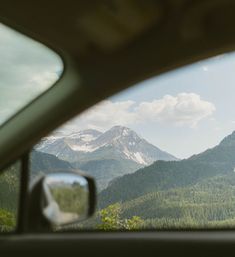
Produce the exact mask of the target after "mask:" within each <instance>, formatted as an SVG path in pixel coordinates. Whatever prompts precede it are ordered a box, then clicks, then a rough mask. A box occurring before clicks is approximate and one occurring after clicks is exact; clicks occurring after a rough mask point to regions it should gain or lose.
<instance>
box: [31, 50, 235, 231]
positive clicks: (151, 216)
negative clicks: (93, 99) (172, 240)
mask: <svg viewBox="0 0 235 257" xmlns="http://www.w3.org/2000/svg"><path fill="white" fill-rule="evenodd" d="M234 69H235V54H234V53H231V54H226V55H220V56H217V57H215V58H211V59H208V60H205V61H201V62H198V63H196V64H194V65H190V66H188V67H185V68H182V69H178V70H176V71H174V72H170V73H166V74H164V75H161V76H158V77H155V78H151V79H149V80H146V81H143V82H141V83H139V84H138V85H136V86H134V87H132V88H130V89H128V90H126V91H124V92H122V93H120V94H118V95H115V96H113V97H111V98H109V99H107V100H105V101H102V102H101V103H99V104H97V105H95V106H94V107H92V108H90V109H89V110H87V111H85V112H84V113H82V114H81V115H79V116H78V117H76V118H75V119H73V120H72V121H70V122H68V123H67V124H65V125H64V126H62V127H60V128H58V129H57V130H56V131H54V132H53V133H52V134H51V135H49V136H48V137H46V138H43V139H42V141H41V142H40V143H39V144H38V145H37V146H35V149H34V151H33V153H32V156H31V160H32V167H31V169H32V174H33V176H37V174H39V173H40V174H42V173H48V172H55V171H59V170H63V171H66V170H68V171H69V170H80V171H83V172H85V173H86V174H89V175H90V176H92V177H94V178H95V179H96V183H97V189H98V206H97V212H96V215H95V216H94V217H93V218H91V219H89V220H87V221H84V222H81V223H79V224H77V225H76V226H74V227H75V228H76V229H103V230H112V229H118V230H120V229H121V230H133V229H170V228H177V229H182V228H221V227H223V228H224V227H234V226H235V173H234V172H235V132H234V131H235V101H234V94H235V87H234V85H235V76H234ZM71 201H72V199H71Z"/></svg>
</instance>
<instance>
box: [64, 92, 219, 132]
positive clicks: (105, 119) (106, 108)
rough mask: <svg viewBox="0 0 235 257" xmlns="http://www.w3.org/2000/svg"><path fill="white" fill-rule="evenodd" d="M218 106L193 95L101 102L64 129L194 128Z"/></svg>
mask: <svg viewBox="0 0 235 257" xmlns="http://www.w3.org/2000/svg"><path fill="white" fill-rule="evenodd" d="M214 111H215V106H214V105H213V104H212V103H210V102H208V101H205V100H202V99H201V97H200V96H199V95H197V94H194V93H180V94H178V95H176V96H171V95H165V96H164V97H163V98H161V99H156V100H153V101H151V102H141V103H139V104H137V103H135V102H134V101H119V102H111V101H110V100H106V101H102V102H100V103H99V104H97V105H95V106H94V107H92V108H90V109H88V110H87V111H86V112H84V113H83V114H82V115H80V116H78V117H77V118H75V119H74V120H72V121H70V122H68V123H67V124H66V125H65V126H63V129H64V130H67V131H75V130H81V129H86V128H94V129H98V130H106V129H108V128H110V127H112V126H114V125H123V126H128V125H132V124H135V123H140V124H144V123H146V122H161V123H167V124H170V125H176V126H189V127H195V126H196V125H197V124H198V122H199V121H201V120H202V119H204V118H206V117H209V116H211V115H212V114H213V112H214Z"/></svg>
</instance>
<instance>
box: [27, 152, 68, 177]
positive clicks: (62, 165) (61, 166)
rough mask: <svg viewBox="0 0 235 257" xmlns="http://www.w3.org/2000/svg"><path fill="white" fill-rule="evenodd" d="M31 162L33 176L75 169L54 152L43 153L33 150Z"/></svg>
mask: <svg viewBox="0 0 235 257" xmlns="http://www.w3.org/2000/svg"><path fill="white" fill-rule="evenodd" d="M30 163H31V166H30V172H31V175H32V176H33V177H34V176H36V175H39V174H47V173H53V172H66V171H70V170H73V167H72V165H71V164H70V163H68V162H65V161H62V160H60V159H58V158H57V157H55V156H54V155H52V154H47V153H41V152H38V151H32V153H31V155H30Z"/></svg>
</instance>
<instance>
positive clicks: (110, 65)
mask: <svg viewBox="0 0 235 257" xmlns="http://www.w3.org/2000/svg"><path fill="white" fill-rule="evenodd" d="M234 11H235V2H233V1H210V0H203V1H189V0H180V1H173V0H165V1H150V0H149V1H133V0H132V1H131V0H127V1H124V0H123V1H72V0H67V1H45V0H40V1H28V0H22V1H14V0H2V1H1V8H0V17H1V22H2V23H4V24H6V25H8V26H10V27H12V28H14V29H16V30H18V31H20V32H22V33H24V34H26V35H28V36H30V37H32V38H34V39H36V40H37V41H40V42H42V43H44V44H46V45H47V46H49V47H50V48H52V49H53V50H55V51H56V52H58V53H59V55H60V56H61V57H62V59H63V61H64V65H65V70H64V73H63V76H62V77H61V79H60V80H59V81H58V82H57V83H56V85H55V86H54V87H52V88H51V89H50V90H49V91H47V92H46V93H45V94H43V95H42V96H40V97H39V98H37V99H36V100H35V101H33V102H32V103H31V104H29V105H28V106H27V107H26V108H24V109H23V110H22V111H21V112H20V113H18V114H17V115H15V116H14V117H13V118H12V119H10V120H9V121H8V122H7V123H6V124H4V126H2V127H1V128H0V137H1V141H0V160H1V163H0V167H1V166H4V165H6V164H7V163H8V162H10V161H12V160H14V159H16V158H17V157H19V156H20V155H21V154H22V153H24V152H26V151H27V150H28V149H29V148H30V147H32V146H33V145H34V144H35V143H36V142H37V141H38V140H39V139H40V138H41V137H42V136H44V135H46V134H47V133H48V132H50V131H51V130H53V129H54V128H56V127H57V126H58V125H60V124H62V123H63V122H65V121H66V120H68V119H69V118H71V117H73V116H74V115H75V114H78V113H80V112H81V111H83V110H85V109H86V108H88V107H89V106H91V105H93V104H95V103H96V102H98V101H100V100H102V99H104V98H105V97H107V96H110V95H112V94H114V93H116V92H118V91H120V90H122V89H124V88H127V87H128V86H131V85H133V84H134V83H136V82H139V81H141V80H144V79H146V78H148V77H151V76H153V75H157V74H161V73H163V72H166V71H169V70H171V69H174V68H177V67H180V66H182V65H185V64H189V63H192V62H195V61H197V60H201V59H203V58H207V57H210V56H214V55H216V54H220V53H224V52H227V51H232V50H233V49H234V43H235V33H233V27H234V26H233V25H234V24H235V16H234V15H233V14H234Z"/></svg>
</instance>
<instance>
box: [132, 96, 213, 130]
mask: <svg viewBox="0 0 235 257" xmlns="http://www.w3.org/2000/svg"><path fill="white" fill-rule="evenodd" d="M214 111H215V106H214V104H212V103H210V102H207V101H204V100H202V99H201V97H200V96H199V95H197V94H194V93H180V94H178V95H176V96H171V95H165V96H164V97H163V98H161V99H156V100H153V101H152V102H142V103H141V104H140V105H139V106H138V107H137V112H138V114H139V118H140V119H142V120H143V121H147V120H149V121H158V122H167V123H170V124H174V125H188V126H191V127H194V126H196V125H197V123H198V122H199V121H200V120H202V119H204V118H206V117H208V116H210V115H212V114H213V112H214Z"/></svg>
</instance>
